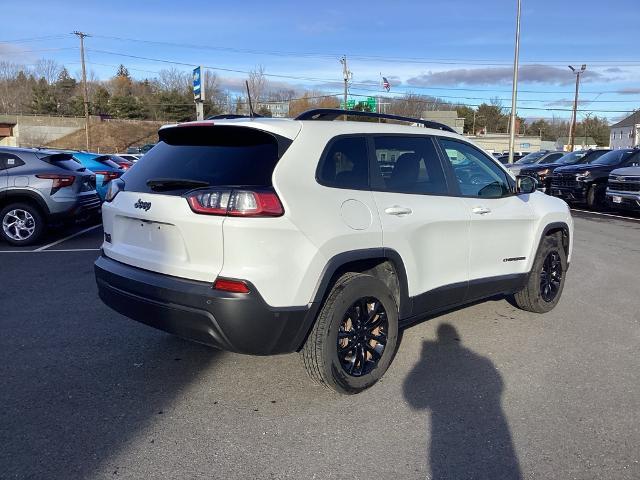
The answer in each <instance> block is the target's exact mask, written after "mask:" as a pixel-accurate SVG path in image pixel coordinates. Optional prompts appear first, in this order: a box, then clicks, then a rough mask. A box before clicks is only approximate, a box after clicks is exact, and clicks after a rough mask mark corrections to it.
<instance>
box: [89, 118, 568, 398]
mask: <svg viewBox="0 0 640 480" xmlns="http://www.w3.org/2000/svg"><path fill="white" fill-rule="evenodd" d="M343 113H344V112H342V111H340V110H331V109H320V110H315V111H310V112H306V113H305V114H302V115H300V116H299V117H298V118H296V119H295V120H293V119H271V118H239V119H233V120H230V119H226V120H225V119H221V120H217V119H216V120H214V121H204V122H191V123H184V124H179V125H170V126H166V127H163V128H162V129H161V130H160V131H159V139H160V141H159V143H158V144H157V145H156V146H155V147H153V149H151V151H149V152H148V153H147V154H146V155H145V156H144V157H143V158H142V159H141V160H140V161H139V162H138V163H136V165H134V166H133V167H132V168H131V169H130V170H129V171H128V172H127V173H126V174H125V175H124V176H123V177H122V178H121V179H120V180H115V181H113V182H111V186H110V190H109V192H108V194H107V199H106V202H105V204H104V205H103V207H102V214H103V220H104V236H105V238H104V243H103V245H102V254H101V256H100V257H99V259H98V260H97V261H96V263H95V273H96V280H97V283H98V287H99V292H100V297H101V298H102V300H103V301H104V302H105V303H106V304H107V305H109V306H110V307H112V308H113V309H114V310H116V311H118V312H120V313H122V314H124V315H127V316H129V317H130V318H132V319H134V320H137V321H140V322H143V323H146V324H148V325H151V326H153V327H156V328H159V329H162V330H165V331H167V332H170V333H173V334H176V335H179V336H181V337H184V338H187V339H190V340H194V341H196V342H201V343H205V344H207V345H211V346H215V347H218V348H221V349H225V350H231V351H234V352H241V353H248V354H257V355H270V354H278V353H287V352H295V351H299V352H300V353H301V356H302V360H303V362H304V365H305V367H306V369H307V371H308V372H309V375H310V376H311V377H312V378H313V379H314V380H316V381H318V382H320V383H322V384H324V385H326V386H328V387H330V388H333V389H335V390H337V391H338V392H341V393H357V392H359V391H361V390H363V389H365V388H367V387H370V386H371V385H373V384H374V383H375V382H376V381H377V380H378V379H379V378H380V377H381V376H382V375H383V374H384V372H385V371H386V370H387V368H388V367H389V364H390V363H391V361H392V359H393V356H394V354H395V351H396V349H397V347H398V342H399V329H401V328H403V327H405V326H407V325H409V324H411V323H415V322H416V321H418V320H421V319H424V318H425V317H426V316H428V315H432V314H434V313H436V312H441V311H444V310H448V309H451V308H453V307H456V306H459V305H461V304H467V303H470V302H475V301H477V300H479V299H483V298H487V297H491V296H495V295H501V294H507V295H508V294H515V301H516V303H517V304H518V305H519V306H520V307H521V308H523V309H525V310H529V311H533V312H547V311H549V310H551V309H552V308H553V307H554V306H555V305H556V304H557V302H558V300H559V298H560V295H561V293H562V289H563V285H564V281H565V274H566V271H567V268H568V266H569V260H570V258H571V249H572V244H573V221H572V219H571V215H570V213H569V210H568V208H567V205H566V204H565V203H564V202H563V201H562V200H559V199H557V198H553V197H550V196H547V195H544V194H542V193H539V192H535V181H534V180H532V179H531V178H530V177H523V178H518V179H516V178H514V177H512V176H511V174H510V173H509V172H508V171H507V170H506V169H505V168H504V167H503V166H502V165H501V164H500V163H498V162H497V161H496V160H495V159H493V158H492V156H491V155H489V154H487V153H485V152H484V151H483V150H481V149H480V148H478V147H476V146H475V145H473V144H472V143H471V142H469V141H468V140H467V139H466V138H464V137H462V136H460V135H457V134H455V133H454V132H453V131H451V129H449V128H448V127H446V126H444V125H441V124H436V123H433V122H427V121H422V120H416V119H408V118H404V117H395V116H391V115H376V114H365V113H362V112H349V115H357V116H367V117H373V119H374V120H377V121H374V122H371V121H369V122H360V121H332V120H336V119H338V118H341V116H342V115H343ZM369 120H371V119H369ZM389 120H403V121H409V122H413V123H414V125H413V126H411V125H400V124H398V123H379V122H382V121H386V122H388V121H389ZM416 125H419V126H416ZM423 127H426V128H423Z"/></svg>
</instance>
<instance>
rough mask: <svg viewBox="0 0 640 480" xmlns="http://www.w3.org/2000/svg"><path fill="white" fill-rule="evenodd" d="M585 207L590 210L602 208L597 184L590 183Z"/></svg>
mask: <svg viewBox="0 0 640 480" xmlns="http://www.w3.org/2000/svg"><path fill="white" fill-rule="evenodd" d="M587 207H589V209H591V210H600V209H601V208H602V202H601V201H600V199H599V198H598V191H597V185H595V184H594V185H591V186H590V187H589V191H588V192H587Z"/></svg>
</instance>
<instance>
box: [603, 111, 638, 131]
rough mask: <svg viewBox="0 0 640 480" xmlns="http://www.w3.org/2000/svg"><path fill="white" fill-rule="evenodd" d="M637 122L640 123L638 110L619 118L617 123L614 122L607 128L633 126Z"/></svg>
mask: <svg viewBox="0 0 640 480" xmlns="http://www.w3.org/2000/svg"><path fill="white" fill-rule="evenodd" d="M637 123H640V110H638V111H637V112H634V113H632V114H631V115H629V116H628V117H627V118H624V119H622V120H620V121H619V122H618V123H614V124H613V125H611V126H610V127H609V128H619V127H633V126H634V125H635V124H637Z"/></svg>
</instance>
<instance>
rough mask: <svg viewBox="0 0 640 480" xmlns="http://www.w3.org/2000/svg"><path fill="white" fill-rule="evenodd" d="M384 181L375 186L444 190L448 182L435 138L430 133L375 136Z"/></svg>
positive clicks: (412, 190) (408, 190)
mask: <svg viewBox="0 0 640 480" xmlns="http://www.w3.org/2000/svg"><path fill="white" fill-rule="evenodd" d="M374 145H375V153H376V159H377V165H378V170H379V172H378V173H379V175H380V176H381V177H382V178H381V181H378V182H376V184H377V185H376V187H375V189H376V190H381V191H386V192H398V193H418V194H425V193H426V194H436V195H437V194H445V193H447V183H446V180H445V175H444V171H443V169H442V165H441V164H440V158H439V157H438V152H437V150H436V147H435V145H434V144H433V140H432V139H431V138H428V137H418V136H415V137H401V136H388V137H386V136H380V137H375V138H374Z"/></svg>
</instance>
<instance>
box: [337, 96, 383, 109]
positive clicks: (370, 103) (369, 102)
mask: <svg viewBox="0 0 640 480" xmlns="http://www.w3.org/2000/svg"><path fill="white" fill-rule="evenodd" d="M356 105H358V106H359V107H361V108H360V110H368V111H370V112H376V111H377V109H378V101H377V99H376V97H367V99H366V100H363V101H360V102H356V101H355V100H353V99H351V100H347V108H346V110H355V109H356ZM363 107H366V108H363ZM340 108H341V109H342V110H345V108H344V101H342V102H340Z"/></svg>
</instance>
